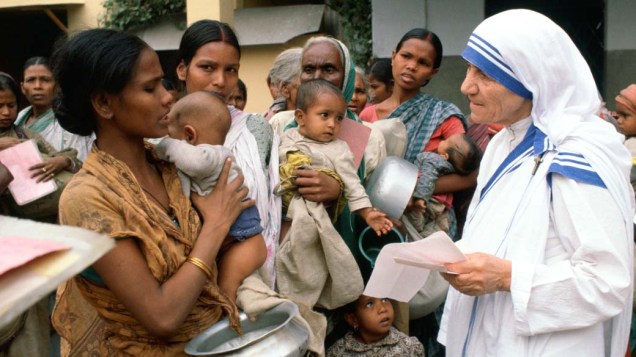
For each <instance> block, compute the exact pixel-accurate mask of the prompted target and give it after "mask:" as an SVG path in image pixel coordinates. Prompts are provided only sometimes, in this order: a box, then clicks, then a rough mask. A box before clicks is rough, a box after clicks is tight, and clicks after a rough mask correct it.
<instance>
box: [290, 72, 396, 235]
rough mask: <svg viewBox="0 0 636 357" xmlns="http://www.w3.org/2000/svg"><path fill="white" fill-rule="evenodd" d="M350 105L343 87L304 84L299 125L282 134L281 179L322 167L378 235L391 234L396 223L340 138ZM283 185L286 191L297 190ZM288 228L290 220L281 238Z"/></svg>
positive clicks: (300, 92) (300, 91)
mask: <svg viewBox="0 0 636 357" xmlns="http://www.w3.org/2000/svg"><path fill="white" fill-rule="evenodd" d="M346 108H347V103H345V100H344V97H343V96H342V93H341V92H340V89H338V88H337V87H336V86H334V85H333V84H332V83H331V82H328V81H325V80H321V79H317V80H311V81H308V82H305V83H302V84H301V85H300V87H299V88H298V93H297V94H296V111H295V116H296V121H297V122H298V127H297V128H291V129H288V130H287V131H285V132H284V133H283V135H282V137H281V144H280V150H279V153H280V162H281V182H285V181H290V179H293V177H292V176H291V175H292V172H293V170H295V169H298V168H312V169H318V170H321V171H323V172H325V173H327V174H329V175H330V176H332V177H334V178H336V179H337V180H339V182H340V183H341V187H343V188H344V196H345V198H346V200H347V203H348V205H349V209H350V210H351V211H352V212H356V213H357V214H359V215H360V216H361V217H362V218H363V219H364V220H365V221H366V223H367V224H368V225H369V226H371V227H372V228H373V230H375V231H376V233H377V234H378V235H380V234H383V233H387V232H388V231H389V230H390V229H391V227H392V226H393V223H392V222H391V221H390V220H389V219H388V218H387V217H386V214H384V213H383V212H381V211H379V210H377V209H375V208H373V207H372V206H371V201H370V200H369V197H368V196H367V193H366V192H365V190H364V187H363V186H362V184H361V183H360V178H359V177H358V175H357V170H356V167H355V164H354V160H353V154H352V152H351V150H350V149H349V146H348V144H347V143H346V142H344V141H343V140H340V139H338V133H339V132H340V124H341V122H342V120H344V119H345V112H346ZM281 186H282V188H283V190H284V191H293V189H289V188H285V186H284V185H281ZM292 186H293V185H292ZM289 193H290V194H286V195H283V197H282V198H283V207H284V208H286V207H288V205H289V202H290V200H291V198H292V197H293V195H294V192H289ZM337 206H339V205H338V204H337ZM332 216H333V215H332ZM288 227H289V222H288V221H287V222H284V223H283V229H282V230H281V231H282V233H281V237H284V232H285V231H286V228H288Z"/></svg>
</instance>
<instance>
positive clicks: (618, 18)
mask: <svg viewBox="0 0 636 357" xmlns="http://www.w3.org/2000/svg"><path fill="white" fill-rule="evenodd" d="M634 18H636V1H634V0H609V1H608V2H607V9H606V19H607V20H606V30H605V31H606V32H605V34H606V37H605V48H606V51H605V93H603V94H604V98H605V101H606V102H607V106H608V107H609V108H610V109H614V108H615V102H614V97H615V96H616V94H618V92H619V91H620V90H621V89H623V88H625V87H627V86H628V85H630V84H632V83H636V36H635V35H634V34H636V21H635V20H634Z"/></svg>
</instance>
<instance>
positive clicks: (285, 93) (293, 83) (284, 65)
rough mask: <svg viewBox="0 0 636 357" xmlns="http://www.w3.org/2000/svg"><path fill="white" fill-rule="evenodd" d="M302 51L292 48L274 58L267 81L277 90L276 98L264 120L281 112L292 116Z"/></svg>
mask: <svg viewBox="0 0 636 357" xmlns="http://www.w3.org/2000/svg"><path fill="white" fill-rule="evenodd" d="M302 51H303V49H302V48H300V47H294V48H290V49H287V50H285V51H283V52H281V53H280V54H279V55H278V56H276V59H275V60H274V64H273V65H272V69H270V71H269V79H270V82H271V84H272V86H274V87H276V88H277V89H278V97H277V98H276V99H275V100H274V101H273V102H272V105H271V106H270V107H269V110H268V111H267V113H266V114H265V119H267V120H271V119H272V118H273V117H274V115H275V114H277V113H279V112H283V111H291V115H292V116H293V114H294V112H293V110H294V109H295V108H296V103H295V102H296V90H297V89H298V85H299V84H300V81H299V78H298V75H299V74H300V56H301V54H302ZM288 114H289V113H288ZM274 129H276V128H274Z"/></svg>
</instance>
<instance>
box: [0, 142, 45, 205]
mask: <svg viewBox="0 0 636 357" xmlns="http://www.w3.org/2000/svg"><path fill="white" fill-rule="evenodd" d="M0 161H1V162H2V163H3V164H4V165H5V166H6V167H7V169H9V171H10V172H11V175H13V181H11V183H10V184H9V191H10V192H11V195H12V196H13V199H14V200H15V202H16V203H17V204H18V205H20V206H22V205H25V204H27V203H29V202H33V201H35V200H37V199H38V198H41V197H44V196H46V195H48V194H50V193H52V192H54V191H55V190H57V185H56V184H55V181H53V180H49V181H46V182H36V179H35V178H31V175H32V172H31V171H29V167H31V166H33V165H35V164H38V163H40V162H42V157H41V156H40V152H39V151H38V148H37V146H36V145H35V142H34V141H33V140H27V141H25V142H23V143H20V144H17V145H14V146H12V147H10V148H8V149H4V150H2V151H0Z"/></svg>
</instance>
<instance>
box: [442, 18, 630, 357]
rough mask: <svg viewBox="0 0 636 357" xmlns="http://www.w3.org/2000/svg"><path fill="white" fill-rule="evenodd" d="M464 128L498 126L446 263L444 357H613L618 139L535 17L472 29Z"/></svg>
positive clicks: (582, 76)
mask: <svg viewBox="0 0 636 357" xmlns="http://www.w3.org/2000/svg"><path fill="white" fill-rule="evenodd" d="M462 55H463V57H464V58H465V59H466V60H467V61H468V70H467V73H466V79H465V80H464V82H463V84H462V87H461V90H462V93H464V94H465V95H466V96H467V97H468V99H469V100H470V108H471V118H472V120H473V121H475V122H478V123H498V124H503V125H504V126H505V129H504V130H502V131H501V132H500V133H499V134H497V136H495V137H494V138H493V140H492V141H491V142H490V144H489V146H488V148H487V149H486V152H485V154H484V158H483V161H482V164H481V167H480V172H479V177H478V183H477V190H476V192H475V196H474V198H473V201H472V202H471V205H470V208H469V211H468V218H467V222H466V227H465V228H464V235H463V237H462V243H461V244H463V246H464V247H466V249H470V250H471V251H473V252H478V253H474V254H468V255H467V256H468V260H467V261H465V262H461V263H456V264H449V265H448V266H447V267H448V268H449V270H450V271H453V272H457V273H458V274H457V275H451V274H445V275H444V276H445V278H446V279H447V280H448V281H449V282H450V284H451V286H452V287H451V288H450V290H449V294H448V298H447V300H446V306H445V309H444V316H443V318H442V328H441V331H440V334H439V336H438V340H439V341H440V342H441V343H442V344H444V345H445V346H446V353H447V355H448V356H480V357H481V356H561V357H563V356H624V355H625V352H626V350H627V341H628V335H629V325H630V318H631V311H632V282H633V276H632V275H633V270H632V266H633V244H634V243H633V228H632V216H633V214H634V194H633V191H632V189H631V186H630V185H629V170H630V165H631V161H630V155H629V153H628V152H627V149H625V148H624V147H623V146H622V144H621V143H622V137H621V135H619V134H618V133H616V130H615V129H614V128H613V127H612V126H611V125H610V124H608V123H606V122H605V121H603V120H601V119H600V118H599V117H597V116H596V115H595V113H597V112H598V109H599V108H600V106H601V103H600V101H599V98H598V95H597V89H596V86H595V83H594V79H593V77H592V74H591V72H590V69H589V67H588V65H587V63H586V62H585V60H584V59H583V57H582V56H581V54H580V53H579V51H578V50H577V48H576V46H575V45H574V44H573V42H572V41H571V40H570V38H569V37H568V35H567V34H566V33H565V32H564V31H563V30H562V29H561V28H560V27H559V26H557V25H556V24H554V23H553V22H552V21H551V20H549V19H548V18H547V17H545V16H543V15H541V14H538V13H535V12H532V11H529V10H511V11H506V12H502V13H499V14H497V15H495V16H492V17H490V18H488V19H486V20H485V21H483V22H482V23H481V24H480V25H479V26H478V27H477V28H476V29H475V31H474V32H473V34H472V35H471V36H470V39H469V42H468V45H467V47H466V49H465V50H464V52H463V54H462Z"/></svg>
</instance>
